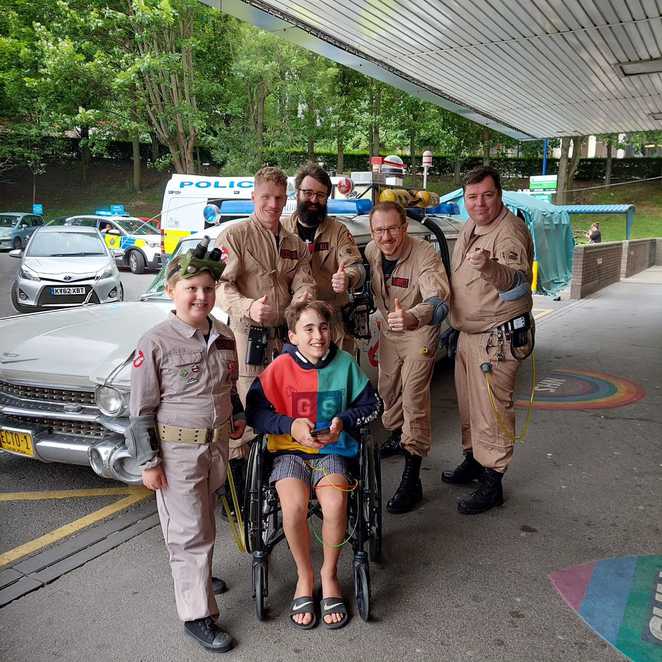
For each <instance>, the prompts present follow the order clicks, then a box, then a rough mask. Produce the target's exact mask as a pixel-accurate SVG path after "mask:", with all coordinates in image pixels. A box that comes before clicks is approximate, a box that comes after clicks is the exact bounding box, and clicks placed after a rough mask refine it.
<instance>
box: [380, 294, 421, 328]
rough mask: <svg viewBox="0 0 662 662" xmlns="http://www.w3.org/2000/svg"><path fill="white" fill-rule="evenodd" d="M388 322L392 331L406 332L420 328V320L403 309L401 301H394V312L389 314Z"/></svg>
mask: <svg viewBox="0 0 662 662" xmlns="http://www.w3.org/2000/svg"><path fill="white" fill-rule="evenodd" d="M386 322H387V323H388V327H389V329H391V331H406V330H408V329H415V328H416V327H417V326H418V319H416V317H414V315H412V314H411V313H410V312H408V311H406V310H403V309H402V306H401V305H400V300H399V299H394V300H393V312H392V313H389V314H388V318H387V320H386Z"/></svg>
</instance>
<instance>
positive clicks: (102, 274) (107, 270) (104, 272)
mask: <svg viewBox="0 0 662 662" xmlns="http://www.w3.org/2000/svg"><path fill="white" fill-rule="evenodd" d="M116 271H117V267H115V265H113V264H109V265H108V266H107V267H104V268H103V269H101V271H98V272H97V275H96V277H97V278H99V279H101V278H110V277H111V276H114V275H115V272H116Z"/></svg>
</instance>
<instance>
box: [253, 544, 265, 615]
mask: <svg viewBox="0 0 662 662" xmlns="http://www.w3.org/2000/svg"><path fill="white" fill-rule="evenodd" d="M268 577H269V559H268V557H266V556H265V557H264V558H258V559H256V558H254V559H253V596H254V597H255V615H256V616H257V620H258V621H263V620H265V616H266V613H265V612H266V609H265V604H264V603H265V600H266V597H267V595H268V593H269V584H268V582H269V579H268Z"/></svg>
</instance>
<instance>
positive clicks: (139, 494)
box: [0, 487, 153, 567]
mask: <svg viewBox="0 0 662 662" xmlns="http://www.w3.org/2000/svg"><path fill="white" fill-rule="evenodd" d="M108 489H109V490H111V489H114V488H108ZM116 489H123V493H124V494H126V493H127V492H130V494H129V496H126V497H124V498H123V499H120V500H119V501H116V502H115V503H111V504H110V505H109V506H105V507H104V508H101V509H99V510H95V511H94V512H93V513H90V514H89V515H85V516H84V517H80V518H79V519H77V520H74V521H73V522H69V524H65V525H64V526H61V527H59V528H58V529H54V530H53V531H50V532H49V533H46V534H44V535H43V536H40V537H39V538H35V539H34V540H31V541H30V542H27V543H25V544H24V545H19V546H18V547H14V549H10V550H9V551H7V552H5V553H4V554H0V567H2V566H4V565H7V564H8V563H12V562H13V561H16V560H17V559H20V558H21V557H23V556H26V555H28V554H32V553H34V552H36V551H37V550H39V549H41V548H42V547H46V546H47V545H51V544H52V543H54V542H57V541H58V540H62V538H66V537H68V536H70V535H72V534H74V533H76V532H77V531H80V530H81V529H84V528H86V527H88V526H90V525H92V524H95V523H96V522H99V521H100V520H102V519H105V518H106V517H110V516H111V515H114V514H115V513H117V512H119V511H120V510H123V509H124V508H128V507H129V506H133V505H134V504H136V503H139V502H140V501H144V500H145V499H146V498H147V497H149V496H150V495H151V494H153V492H151V491H150V490H147V489H145V488H129V487H127V488H116ZM71 491H72V492H90V491H95V490H71ZM17 494H21V493H17ZM22 494H29V493H26V492H23V493H22ZM44 494H48V492H45V493H44ZM85 496H89V495H85ZM100 496H103V495H100ZM46 498H48V497H46ZM55 498H63V497H55Z"/></svg>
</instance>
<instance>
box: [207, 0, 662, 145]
mask: <svg viewBox="0 0 662 662" xmlns="http://www.w3.org/2000/svg"><path fill="white" fill-rule="evenodd" d="M203 2H205V3H206V4H209V5H211V6H213V7H216V8H218V9H221V10H222V11H224V12H226V13H229V14H232V15H234V16H236V17H238V18H240V19H242V20H245V21H248V22H250V23H253V24H254V25H256V26H258V27H260V28H262V29H265V30H268V31H272V32H275V33H278V34H280V35H281V36H282V37H284V38H285V39H288V40H289V41H292V42H294V43H297V44H299V45H301V46H303V47H305V48H308V49H310V50H312V51H315V52H317V53H319V54H321V55H324V56H326V57H328V58H330V59H332V60H335V61H337V62H340V63H342V64H345V65H347V66H349V67H351V68H353V69H356V70H358V71H361V72H362V73H365V74H366V75H369V76H373V77H375V78H377V79H379V80H382V81H384V82H387V83H390V84H391V85H395V86H396V87H399V88H401V89H403V90H405V91H407V92H409V93H411V94H414V95H416V96H418V97H420V98H423V99H426V100H428V101H432V102H433V103H437V104H439V105H440V106H443V107H445V108H447V109H449V110H451V111H453V112H456V113H459V114H461V115H463V116H464V117H467V118H468V119H471V120H474V121H476V122H479V123H481V124H484V125H486V126H489V127H491V128H494V129H496V130H498V131H501V132H503V133H506V134H508V135H510V136H513V137H515V138H518V139H531V138H546V137H554V136H567V135H587V134H594V133H615V132H627V131H644V130H651V129H662V121H660V120H659V119H657V120H656V119H654V118H653V116H652V114H654V113H657V114H658V116H659V117H660V118H662V115H660V113H662V73H646V74H643V75H634V76H625V75H624V74H623V71H622V70H621V68H620V67H618V66H617V65H618V64H619V63H628V62H638V61H650V60H655V59H657V58H662V15H661V9H662V0H521V1H518V0H473V2H461V1H460V0H203ZM661 64H662V62H660V63H656V62H648V63H647V65H643V66H644V67H648V69H649V70H650V69H652V70H653V71H654V70H656V69H657V70H658V71H662V66H659V65H661Z"/></svg>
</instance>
